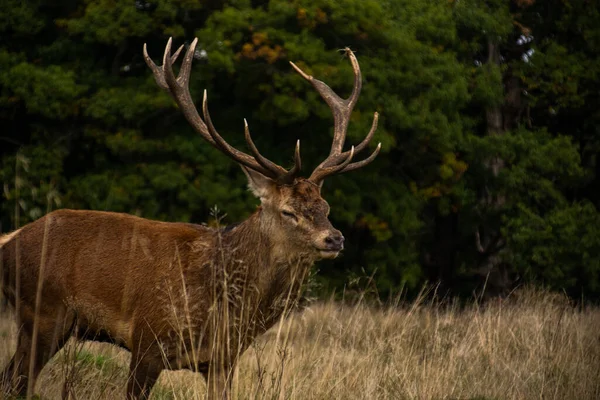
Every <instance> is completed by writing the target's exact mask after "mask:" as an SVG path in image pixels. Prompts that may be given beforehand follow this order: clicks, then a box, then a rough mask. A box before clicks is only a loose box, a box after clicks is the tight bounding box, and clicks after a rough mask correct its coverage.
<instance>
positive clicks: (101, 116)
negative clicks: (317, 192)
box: [0, 0, 600, 300]
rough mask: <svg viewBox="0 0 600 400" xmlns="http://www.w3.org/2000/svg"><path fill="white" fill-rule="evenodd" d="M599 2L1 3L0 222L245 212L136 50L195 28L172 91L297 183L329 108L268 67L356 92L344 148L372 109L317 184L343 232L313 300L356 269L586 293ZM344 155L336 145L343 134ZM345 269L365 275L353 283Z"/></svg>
mask: <svg viewBox="0 0 600 400" xmlns="http://www.w3.org/2000/svg"><path fill="white" fill-rule="evenodd" d="M599 21H600V3H598V2H596V1H590V0H548V1H539V0H538V1H535V0H512V1H504V0H449V1H432V0H311V1H308V0H270V1H269V0H221V1H219V0H196V1H194V0H154V1H144V0H137V1H134V0H96V1H92V0H64V1H58V2H57V1H49V0H28V1H21V0H4V1H3V7H2V10H1V11H0V126H1V131H0V181H1V182H2V190H3V191H2V196H0V223H1V231H4V232H6V231H9V230H12V229H14V228H16V227H18V226H22V225H24V224H25V223H27V222H29V221H32V220H35V219H37V218H39V217H40V216H42V215H43V214H45V213H46V212H48V211H49V210H53V209H56V208H62V207H67V208H77V209H96V210H111V211H118V212H127V213H132V214H136V215H140V216H143V217H146V218H152V219H160V220H165V221H190V222H196V223H202V222H206V223H208V224H215V223H216V222H215V221H216V219H215V216H216V214H218V218H217V219H218V220H219V221H220V222H219V223H222V224H228V223H233V222H236V221H239V220H241V219H243V218H245V217H246V216H248V215H249V214H250V213H251V212H253V210H254V208H255V206H256V204H257V200H256V199H255V198H254V197H252V196H251V194H250V193H249V192H248V191H247V190H246V187H245V185H246V180H245V177H244V175H243V173H242V171H241V170H240V168H239V167H238V166H237V165H236V164H235V163H234V162H232V161H231V160H230V159H228V158H226V157H225V156H223V155H222V154H221V153H220V152H219V151H217V150H215V149H214V148H213V147H212V146H210V145H209V144H208V143H206V142H205V141H204V140H203V139H202V138H201V137H200V136H199V135H198V134H197V133H195V132H194V131H193V129H192V128H191V127H190V126H189V125H188V124H187V122H186V120H185V118H184V117H183V116H182V115H181V113H180V111H179V110H178V109H177V106H176V104H175V103H174V102H173V100H172V99H171V98H170V97H169V96H168V95H167V94H166V93H164V92H162V91H161V90H160V89H159V88H158V86H157V85H156V83H155V82H154V79H153V77H152V73H151V71H150V70H149V69H148V68H147V66H146V65H145V63H144V60H143V56H142V46H143V44H144V43H147V44H148V51H149V53H150V55H151V56H152V57H153V58H154V59H155V60H160V58H161V57H162V52H163V49H164V46H165V44H166V42H167V40H168V38H169V37H173V40H174V44H175V45H176V46H179V45H181V44H184V45H189V43H191V41H192V40H193V38H194V37H198V38H199V45H198V48H197V51H196V54H195V63H194V66H193V70H192V74H191V82H190V86H191V89H192V95H193V96H194V97H195V99H196V101H197V104H199V103H200V99H201V95H202V91H203V90H204V89H207V90H208V93H209V96H210V100H211V115H212V120H213V122H214V123H215V125H216V126H217V127H218V129H219V132H220V133H221V134H222V135H223V136H224V137H225V138H226V140H227V141H228V142H229V143H231V144H233V145H235V146H237V147H239V148H241V149H245V147H244V146H245V144H244V134H243V126H244V125H243V118H246V119H247V120H248V123H249V124H250V126H251V127H252V132H253V138H254V139H255V141H256V143H257V145H258V147H259V148H260V149H261V152H262V153H263V154H265V155H266V156H267V157H269V158H271V159H272V160H274V161H275V162H277V163H280V164H282V165H287V166H289V165H290V164H291V163H292V154H293V148H294V145H295V142H296V140H297V139H300V140H301V142H302V159H303V161H304V162H303V164H304V169H305V173H307V172H306V171H310V170H311V169H312V168H313V167H314V166H315V165H317V164H318V163H319V162H320V160H322V159H324V157H325V156H326V154H327V151H328V149H329V147H330V141H331V135H332V127H333V119H332V116H331V113H330V111H329V108H328V107H327V106H326V104H325V103H324V102H323V101H322V99H321V98H320V97H319V95H318V94H317V92H316V91H314V89H313V88H312V87H311V86H310V85H308V84H307V83H306V82H305V81H304V80H303V79H302V78H301V77H300V76H299V75H298V74H296V73H295V72H294V71H293V69H292V68H291V67H290V65H289V61H293V62H295V63H296V64H297V65H298V66H300V67H301V68H302V69H304V70H305V71H307V72H308V73H310V74H312V75H314V76H315V77H318V78H319V79H321V80H323V81H325V82H327V83H328V84H329V85H330V86H332V87H333V88H334V89H335V90H336V91H338V92H339V93H341V94H343V95H347V94H349V92H350V89H351V88H352V83H353V78H352V69H351V67H350V63H349V62H348V60H347V59H346V58H345V57H344V55H343V52H340V51H339V50H340V49H343V48H344V47H346V46H348V47H350V48H351V49H353V50H354V51H355V52H356V55H357V57H358V60H359V62H360V65H361V68H362V71H363V80H364V84H363V91H362V95H361V97H360V99H359V102H358V104H357V106H356V109H355V112H354V114H353V116H352V119H351V123H350V127H349V132H348V136H349V139H348V142H352V143H358V142H359V141H360V140H362V138H363V137H364V135H365V134H366V133H367V132H368V130H369V127H370V124H371V119H372V117H373V112H374V111H377V112H378V113H379V114H380V120H379V129H378V131H377V133H376V137H375V138H374V140H373V141H372V142H373V146H375V144H376V143H378V142H381V143H382V145H383V146H382V151H381V154H380V155H379V156H378V158H377V159H376V160H375V161H374V162H373V163H371V164H370V165H369V166H368V167H365V168H362V169H360V170H358V171H356V172H352V173H349V174H344V175H340V176H337V177H335V178H332V179H329V180H328V181H327V182H326V183H325V186H324V188H323V196H324V198H325V199H326V200H328V202H329V203H330V205H331V209H332V212H331V217H330V219H331V220H332V222H333V224H334V225H335V226H336V227H337V228H338V229H340V230H341V231H342V232H343V233H344V235H345V236H346V243H347V249H346V250H345V253H344V255H343V257H341V258H338V259H336V260H335V261H331V262H322V263H320V264H319V269H320V271H319V273H318V278H317V281H316V283H317V284H318V289H319V290H320V291H321V293H328V292H330V291H331V290H333V289H336V290H338V292H339V291H340V290H342V289H344V288H345V290H351V288H352V287H353V286H352V285H354V284H356V282H359V283H358V284H360V282H361V281H364V280H365V279H369V278H371V277H372V278H373V282H374V285H373V286H374V287H376V288H377V291H378V293H379V294H380V295H381V296H382V297H386V296H388V295H390V294H393V293H397V292H398V291H399V290H401V289H403V290H406V291H408V292H409V293H414V292H416V291H418V290H419V289H420V288H421V287H422V285H423V284H424V283H426V282H440V288H441V290H444V291H449V292H451V293H454V294H463V295H470V294H471V293H472V292H473V291H474V290H481V288H482V287H483V286H485V287H487V289H488V290H489V291H490V292H491V293H502V292H504V291H507V290H510V289H511V288H512V287H514V286H515V285H520V284H523V283H526V282H536V283H539V284H543V285H545V286H546V287H550V288H554V289H560V290H565V291H566V292H567V293H569V294H570V295H571V296H574V297H582V296H583V297H585V298H588V299H595V300H598V299H600V214H599V212H598V207H599V206H600V186H599V185H598V183H599V182H598V181H599V180H600V163H599V160H598V156H599V154H600V107H599V105H600V99H599V97H600V24H599V23H598V22H599ZM347 146H349V145H347ZM363 278H364V279H363Z"/></svg>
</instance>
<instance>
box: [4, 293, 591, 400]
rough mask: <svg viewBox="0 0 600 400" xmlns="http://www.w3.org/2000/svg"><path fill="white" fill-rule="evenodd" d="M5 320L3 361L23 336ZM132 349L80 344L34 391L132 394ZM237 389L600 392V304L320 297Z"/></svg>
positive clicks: (447, 394) (543, 298)
mask: <svg viewBox="0 0 600 400" xmlns="http://www.w3.org/2000/svg"><path fill="white" fill-rule="evenodd" d="M15 337H16V332H15V328H14V324H12V322H11V320H10V319H9V316H6V315H5V316H4V317H3V318H2V319H0V338H1V341H0V363H2V364H3V363H5V362H6V361H7V360H8V358H9V356H10V355H11V354H12V351H13V349H14V346H15ZM128 360H129V353H128V352H126V351H123V350H120V349H117V348H116V347H113V346H110V345H103V344H98V343H86V344H83V345H81V344H77V343H75V342H72V343H70V344H69V345H68V346H67V347H66V349H65V350H63V351H61V352H60V353H59V354H58V355H57V356H56V357H55V358H54V359H53V360H52V361H51V362H50V364H49V365H48V366H47V367H46V368H45V369H44V371H43V372H42V375H41V377H40V379H39V381H38V385H37V389H36V392H37V393H39V394H40V395H41V398H43V399H57V398H61V392H62V390H63V382H64V381H65V377H66V379H67V382H68V383H69V385H72V386H73V388H74V393H76V398H77V399H114V398H124V397H125V385H126V379H127V373H128ZM203 396H204V382H203V378H202V377H201V376H200V375H199V374H194V373H192V372H187V371H178V372H164V373H163V374H162V375H161V378H160V380H159V382H158V384H157V385H156V386H155V388H154V390H153V392H152V398H153V399H196V398H198V399H202V398H203ZM234 398H236V399H479V400H483V399H542V398H543V399H578V400H579V399H598V398H600V309H597V308H586V309H576V308H574V307H573V306H571V305H570V303H569V302H568V300H567V299H565V298H564V297H562V296H560V295H555V294H549V293H546V292H541V291H536V290H522V291H520V292H517V293H516V294H513V295H512V296H511V297H510V298H509V299H507V300H504V301H503V302H497V303H494V304H488V305H486V306H485V307H478V306H476V305H472V306H468V307H466V308H459V307H457V306H447V305H446V306H441V305H436V304H429V303H427V304H426V303H425V302H419V301H417V302H415V303H411V304H406V305H400V306H397V307H390V308H385V309H373V308H369V307H367V306H365V305H364V304H359V305H356V306H345V305H340V304H336V303H334V302H328V303H322V304H316V305H314V306H312V307H310V308H308V309H306V310H304V311H303V312H301V313H300V312H299V313H297V314H295V315H294V316H293V317H292V318H289V319H287V320H285V321H283V322H282V323H281V324H280V325H278V326H276V327H274V328H273V329H272V330H270V331H269V332H267V334H266V335H263V336H262V337H260V338H259V339H258V340H257V342H256V343H255V345H254V346H253V347H251V348H250V349H249V350H248V351H247V352H246V353H245V354H244V357H243V358H242V360H241V362H240V365H239V367H238V372H237V374H236V377H235V382H234Z"/></svg>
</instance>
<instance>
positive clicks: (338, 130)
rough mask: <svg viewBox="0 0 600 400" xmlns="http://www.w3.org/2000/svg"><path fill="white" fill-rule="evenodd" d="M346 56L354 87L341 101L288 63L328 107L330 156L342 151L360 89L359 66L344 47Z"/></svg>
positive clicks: (327, 87) (324, 86) (317, 81)
mask: <svg viewBox="0 0 600 400" xmlns="http://www.w3.org/2000/svg"><path fill="white" fill-rule="evenodd" d="M344 51H345V52H346V55H348V57H349V58H350V63H351V64H352V70H353V71H354V87H353V88H352V94H351V95H350V97H348V98H347V99H342V98H341V97H340V96H338V95H337V94H336V93H335V92H334V91H333V89H331V88H330V87H329V86H328V85H327V84H326V83H324V82H322V81H320V80H318V79H315V78H314V77H312V76H311V75H308V74H307V73H305V72H304V71H302V70H301V69H300V68H299V67H298V66H297V65H296V64H294V63H293V62H291V61H290V64H291V65H292V67H293V68H294V69H295V70H296V72H298V73H299V74H300V75H301V76H302V77H303V78H304V79H306V80H307V81H309V82H310V83H311V84H312V85H313V87H314V88H315V89H316V90H317V92H319V94H320V95H321V97H322V98H323V100H325V102H326V103H327V105H329V108H331V111H332V113H333V121H334V129H333V141H332V144H331V151H330V153H329V155H330V156H333V155H337V154H339V153H340V152H341V151H342V148H343V147H344V142H345V140H346V129H347V128H348V122H349V120H350V114H352V110H353V108H354V105H355V104H356V101H357V100H358V96H359V95H360V90H361V88H362V74H361V72H360V66H359V65H358V61H357V60H356V56H355V55H354V53H353V52H352V50H350V48H348V47H346V48H345V49H344Z"/></svg>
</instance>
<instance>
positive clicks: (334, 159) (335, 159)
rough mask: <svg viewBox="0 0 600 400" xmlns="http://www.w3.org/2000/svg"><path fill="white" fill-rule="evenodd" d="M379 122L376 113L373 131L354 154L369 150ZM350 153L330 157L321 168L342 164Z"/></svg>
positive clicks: (357, 147)
mask: <svg viewBox="0 0 600 400" xmlns="http://www.w3.org/2000/svg"><path fill="white" fill-rule="evenodd" d="M378 121H379V113H378V112H375V114H374V115H373V123H372V124H371V129H370V130H369V133H368V134H367V136H366V137H365V138H364V139H363V141H362V142H360V144H358V145H357V146H355V148H354V154H358V153H360V152H361V151H363V150H364V149H366V148H367V146H368V145H369V143H370V142H371V139H373V136H374V135H375V131H377V124H378ZM349 152H350V150H348V151H345V152H343V153H340V154H339V155H337V156H334V157H328V158H327V159H326V160H325V161H323V162H322V163H321V164H320V165H319V167H330V166H332V165H335V164H337V163H339V162H341V161H342V160H344V159H346V157H348V153H349ZM346 170H347V169H345V170H344V172H346Z"/></svg>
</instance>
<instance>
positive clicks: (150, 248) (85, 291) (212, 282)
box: [0, 171, 341, 398]
mask: <svg viewBox="0 0 600 400" xmlns="http://www.w3.org/2000/svg"><path fill="white" fill-rule="evenodd" d="M245 172H246V173H247V175H248V178H249V181H250V187H251V189H252V190H253V191H254V192H255V193H256V194H257V195H258V196H259V197H260V198H261V201H262V206H261V207H259V208H258V210H257V211H256V212H255V213H254V214H253V215H252V216H250V217H249V218H248V219H247V220H246V221H244V222H242V223H240V224H239V225H237V226H235V227H233V228H231V229H226V230H219V229H212V228H208V227H205V226H202V225H193V224H184V223H166V222H158V221H150V220H147V219H143V218H138V217H135V216H131V215H126V214H117V213H110V212H98V211H74V210H59V211H55V212H52V213H50V214H48V215H46V216H45V217H43V218H41V219H39V220H37V221H35V222H33V223H31V224H29V225H26V226H24V227H23V228H21V229H20V230H19V231H17V232H14V233H13V234H10V236H4V237H2V238H0V244H1V246H0V262H1V264H0V266H3V271H2V276H3V281H4V283H5V284H4V287H3V291H4V294H5V296H7V298H8V300H9V302H10V303H11V304H13V305H14V306H15V308H16V310H17V323H18V326H19V337H18V343H17V350H16V352H15V355H14V356H13V358H12V360H11V361H10V363H9V365H8V366H7V367H6V368H5V370H4V372H3V375H2V382H3V385H4V386H5V390H6V389H9V390H10V389H11V388H12V391H14V392H17V393H20V394H25V393H26V392H27V383H28V379H27V378H29V380H30V381H31V382H30V383H29V386H30V388H29V389H30V391H31V390H32V389H33V385H34V382H35V378H36V377H37V375H38V374H39V372H40V371H41V369H42V368H43V366H44V365H45V363H46V362H47V361H48V360H49V359H50V358H51V357H52V355H53V354H55V353H56V352H57V351H58V350H59V349H60V348H61V347H62V346H63V345H64V343H65V342H66V341H67V339H68V338H69V337H70V336H71V335H75V336H76V337H78V338H80V339H92V340H99V341H108V342H111V343H115V344H117V345H119V346H122V347H124V348H126V349H129V350H130V351H131V352H132V360H131V366H130V369H131V376H130V379H129V382H128V389H127V393H128V398H146V397H147V396H148V395H149V393H150V390H151V388H152V385H153V384H154V382H155V380H156V379H157V378H158V375H159V374H160V372H161V371H162V370H163V369H165V368H166V369H179V368H191V369H194V370H196V371H199V372H201V373H203V374H204V375H205V377H207V379H208V390H209V397H210V398H213V397H221V396H223V397H228V386H229V382H230V378H231V374H232V369H233V367H234V365H235V363H236V360H237V358H238V357H239V356H240V355H241V354H242V353H243V351H244V350H245V349H246V348H247V347H248V345H249V344H250V343H251V342H252V340H253V338H254V337H255V336H256V335H257V334H260V333H262V332H264V331H265V330H266V329H268V328H269V327H271V326H272V325H273V324H274V323H275V322H276V321H277V320H278V319H279V318H280V317H281V315H282V313H283V312H284V310H285V309H286V308H289V305H290V304H292V303H293V300H294V299H295V298H296V296H297V294H298V290H299V287H300V284H301V282H302V280H303V278H304V276H305V275H306V273H307V271H308V269H309V267H310V266H311V265H312V264H313V263H314V261H315V260H317V259H319V258H322V257H335V256H337V253H338V252H339V249H334V251H329V252H324V251H323V248H327V246H328V244H327V240H328V239H327V238H328V237H330V236H331V235H339V236H340V237H341V234H340V233H339V231H337V230H335V229H334V228H333V227H332V226H331V224H330V223H329V221H328V219H327V214H328V212H329V206H328V205H327V203H326V202H325V200H323V199H322V198H321V196H320V193H319V188H318V187H317V186H315V185H314V184H312V183H310V182H308V181H306V180H302V179H300V180H297V181H296V182H295V183H294V184H293V185H288V186H281V185H277V184H275V183H274V182H273V181H271V180H270V179H268V178H266V177H264V176H262V175H260V174H258V173H256V172H253V171H245ZM284 211H285V212H287V213H288V214H289V213H290V212H291V213H293V214H294V217H292V216H290V215H288V214H283V212H284ZM40 278H41V279H42V280H41V291H39V290H38V285H39V284H40ZM17 283H19V285H17ZM38 295H39V296H41V297H40V298H39V300H40V301H39V303H38V304H39V306H38V307H39V309H38V310H37V312H36V296H38ZM34 324H38V329H39V331H38V334H37V337H36V338H33V334H34ZM33 343H35V346H33V347H35V350H34V351H35V354H34V355H33V356H32V351H33V350H32V344H33ZM30 361H33V366H32V371H33V375H32V376H29V371H30Z"/></svg>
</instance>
